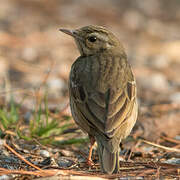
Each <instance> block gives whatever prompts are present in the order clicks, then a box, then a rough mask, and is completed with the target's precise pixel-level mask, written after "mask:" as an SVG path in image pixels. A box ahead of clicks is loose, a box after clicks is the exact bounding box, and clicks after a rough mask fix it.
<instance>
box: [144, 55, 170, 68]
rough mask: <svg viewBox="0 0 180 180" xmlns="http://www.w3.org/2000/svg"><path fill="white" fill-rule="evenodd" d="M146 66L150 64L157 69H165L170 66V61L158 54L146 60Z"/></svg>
mask: <svg viewBox="0 0 180 180" xmlns="http://www.w3.org/2000/svg"><path fill="white" fill-rule="evenodd" d="M147 61H148V62H147V63H148V64H150V65H151V66H152V67H154V68H157V69H162V68H167V67H168V66H169V64H170V60H169V58H168V56H166V55H163V54H159V55H157V56H155V57H152V58H151V59H148V60H147Z"/></svg>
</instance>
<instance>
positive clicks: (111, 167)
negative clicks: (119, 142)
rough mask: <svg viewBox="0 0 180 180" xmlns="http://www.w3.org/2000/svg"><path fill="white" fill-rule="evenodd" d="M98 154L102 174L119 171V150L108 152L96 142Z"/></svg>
mask: <svg viewBox="0 0 180 180" xmlns="http://www.w3.org/2000/svg"><path fill="white" fill-rule="evenodd" d="M97 143H98V154H99V161H100V165H101V169H102V171H103V172H105V173H108V174H112V173H117V172H118V170H119V150H118V151H116V152H110V151H109V150H108V149H107V148H106V147H105V146H104V145H103V144H102V143H101V142H98V141H97Z"/></svg>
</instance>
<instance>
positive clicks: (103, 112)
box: [59, 25, 138, 174]
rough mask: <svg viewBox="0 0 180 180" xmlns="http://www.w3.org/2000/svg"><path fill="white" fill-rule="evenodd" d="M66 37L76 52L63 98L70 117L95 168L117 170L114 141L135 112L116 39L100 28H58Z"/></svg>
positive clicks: (128, 128)
mask: <svg viewBox="0 0 180 180" xmlns="http://www.w3.org/2000/svg"><path fill="white" fill-rule="evenodd" d="M59 30H60V31H61V32H63V33H65V34H68V35H70V36H72V37H73V38H74V40H75V42H76V45H77V47H78V49H79V52H80V56H79V57H78V58H77V59H76V60H75V61H74V63H73V64H72V66H71V70H70V75H69V82H68V84H69V97H70V108H71V113H72V117H73V119H74V120H75V122H76V123H77V125H78V126H79V127H80V129H81V130H82V131H84V132H85V133H87V134H88V135H89V138H90V143H91V147H90V150H89V156H88V161H91V154H92V149H93V145H94V143H95V142H97V151H98V157H99V163H100V166H101V171H102V172H103V173H107V174H113V173H119V152H120V143H121V141H122V139H125V138H126V137H127V136H128V135H129V134H130V132H131V130H132V128H133V126H134V124H135V122H136V119H137V115H138V104H137V88H136V80H135V77H134V74H133V72H132V69H131V66H130V64H129V63H128V61H127V55H126V53H125V50H124V47H123V45H122V44H121V42H120V41H119V39H118V38H117V37H116V36H115V35H114V34H113V33H112V32H111V31H109V30H107V29H106V28H104V27H102V26H97V25H88V26H84V27H81V28H79V29H73V30H70V29H64V28H61V29H59Z"/></svg>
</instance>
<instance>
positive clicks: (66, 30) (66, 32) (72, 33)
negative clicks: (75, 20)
mask: <svg viewBox="0 0 180 180" xmlns="http://www.w3.org/2000/svg"><path fill="white" fill-rule="evenodd" d="M59 31H61V32H63V33H65V34H68V35H70V36H72V37H74V30H69V29H59Z"/></svg>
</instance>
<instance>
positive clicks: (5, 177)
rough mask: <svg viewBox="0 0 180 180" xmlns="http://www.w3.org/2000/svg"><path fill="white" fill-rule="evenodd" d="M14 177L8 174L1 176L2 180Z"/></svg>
mask: <svg viewBox="0 0 180 180" xmlns="http://www.w3.org/2000/svg"><path fill="white" fill-rule="evenodd" d="M9 179H12V177H10V176H8V175H2V176H0V180H9Z"/></svg>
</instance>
